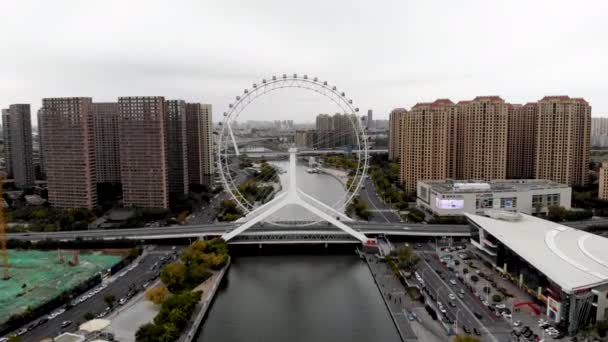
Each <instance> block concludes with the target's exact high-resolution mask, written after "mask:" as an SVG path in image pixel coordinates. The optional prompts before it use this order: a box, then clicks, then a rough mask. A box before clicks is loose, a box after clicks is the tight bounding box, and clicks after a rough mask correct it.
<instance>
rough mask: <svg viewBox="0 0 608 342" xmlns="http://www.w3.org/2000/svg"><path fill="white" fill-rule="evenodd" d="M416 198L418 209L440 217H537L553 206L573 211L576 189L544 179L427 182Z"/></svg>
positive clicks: (421, 185) (420, 182)
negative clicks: (498, 213) (501, 213)
mask: <svg viewBox="0 0 608 342" xmlns="http://www.w3.org/2000/svg"><path fill="white" fill-rule="evenodd" d="M416 194H417V196H416V197H417V198H416V204H417V206H418V207H419V208H420V209H423V210H425V211H427V212H429V213H431V214H433V215H437V216H461V215H464V214H465V213H467V214H476V215H480V214H483V212H484V211H485V210H487V209H500V210H506V211H517V212H522V213H525V214H530V215H536V214H544V213H547V211H548V207H549V206H551V205H557V206H561V207H564V208H566V209H570V200H571V197H572V188H570V187H569V186H567V185H565V184H559V183H556V182H553V181H550V180H543V179H508V180H492V181H486V182H484V181H476V180H465V181H455V180H424V181H419V182H418V184H417V191H416Z"/></svg>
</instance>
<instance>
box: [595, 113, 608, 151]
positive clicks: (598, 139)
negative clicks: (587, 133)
mask: <svg viewBox="0 0 608 342" xmlns="http://www.w3.org/2000/svg"><path fill="white" fill-rule="evenodd" d="M591 146H597V147H607V146H608V118H592V119H591Z"/></svg>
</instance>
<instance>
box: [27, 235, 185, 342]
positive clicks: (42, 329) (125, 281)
mask: <svg viewBox="0 0 608 342" xmlns="http://www.w3.org/2000/svg"><path fill="white" fill-rule="evenodd" d="M171 253H173V251H172V250H171V247H166V246H163V247H158V248H156V249H154V250H151V251H148V252H147V253H146V255H145V256H144V257H143V258H142V259H141V260H140V262H139V264H138V265H137V267H135V268H134V269H133V270H131V271H128V272H126V273H125V274H124V276H122V277H117V278H116V279H115V280H114V281H112V282H110V283H108V286H107V287H106V288H105V289H103V290H101V291H100V292H99V293H97V294H96V295H93V296H92V297H91V298H89V299H88V300H86V301H85V302H82V303H80V304H77V305H75V306H74V307H72V308H70V309H68V310H66V311H65V312H64V313H62V314H60V315H59V316H57V317H55V318H54V319H52V320H49V321H48V322H46V323H43V324H41V325H39V326H38V327H36V328H34V329H32V330H30V331H29V332H27V333H26V334H24V335H22V336H21V338H22V340H23V341H40V340H41V339H43V338H46V337H55V336H57V335H58V334H60V333H61V332H74V331H76V330H78V325H79V324H81V323H82V322H84V321H85V319H84V316H85V315H86V314H87V313H89V312H90V313H92V314H94V315H97V314H98V313H100V312H101V311H103V310H104V309H105V308H106V307H107V304H106V302H105V301H104V297H105V296H106V295H107V294H113V295H114V296H115V297H116V304H115V307H117V309H120V306H119V304H118V301H119V300H120V298H123V297H125V296H126V295H127V293H128V292H129V291H130V290H132V289H135V288H138V289H140V290H142V285H143V284H145V283H147V282H150V279H151V278H152V277H153V276H154V275H155V274H157V273H158V272H160V265H161V258H162V257H164V256H167V255H171ZM155 263H158V266H157V267H155V268H154V269H151V267H152V266H153V265H154V264H155ZM129 266H131V265H127V266H126V267H125V268H123V269H122V270H121V271H120V272H118V274H122V273H123V272H125V271H126V270H127V269H128V268H129ZM49 313H50V312H49ZM68 320H69V321H72V324H71V325H70V326H68V327H67V328H61V326H60V325H61V322H63V321H68ZM26 326H27V325H26ZM134 329H135V328H134Z"/></svg>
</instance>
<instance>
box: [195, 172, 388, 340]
mask: <svg viewBox="0 0 608 342" xmlns="http://www.w3.org/2000/svg"><path fill="white" fill-rule="evenodd" d="M272 164H273V165H275V166H278V167H279V168H281V169H283V170H287V167H288V162H286V161H285V162H272ZM306 169H307V165H305V164H301V163H298V167H297V177H298V185H299V187H300V188H301V189H303V190H304V191H306V192H307V193H308V194H310V195H312V196H314V197H315V198H318V199H320V200H321V201H323V202H324V203H326V204H329V205H331V206H334V207H339V206H341V205H342V204H343V201H344V194H345V189H344V186H343V185H342V184H341V183H340V182H339V181H338V180H337V179H335V178H333V177H331V176H328V175H324V174H309V173H307V172H306ZM280 179H281V184H282V185H283V191H284V190H285V189H286V187H287V184H288V176H287V173H282V174H280ZM273 219H274V220H294V219H295V220H301V219H312V216H311V215H309V214H308V213H307V212H306V211H305V210H303V209H301V208H298V207H287V208H284V209H282V210H281V211H279V212H278V213H277V214H275V216H273ZM225 281H226V283H225V286H224V287H223V288H222V289H221V290H220V291H218V294H217V297H216V299H215V302H214V304H213V306H212V308H211V310H210V311H209V313H208V317H207V320H206V321H205V322H204V324H203V325H202V326H201V330H200V331H199V337H198V341H222V342H233V341H234V342H243V341H245V342H254V341H255V342H258V341H259V342H287V341H289V342H298V341H302V342H309V341H328V342H329V341H331V342H335V341H350V342H372V341H374V342H376V341H382V342H398V341H400V339H399V335H398V334H397V330H396V329H395V326H394V325H393V322H392V320H391V318H390V315H389V313H388V311H387V309H386V306H385V305H384V302H383V301H382V297H381V296H380V293H379V291H378V288H377V287H376V285H375V284H374V280H373V278H372V276H371V274H370V271H369V269H368V268H367V265H366V264H365V263H364V262H363V261H361V260H360V259H359V258H358V257H356V256H355V255H354V253H353V254H352V255H280V256H255V257H251V256H245V257H243V256H237V257H234V258H233V264H232V266H231V267H230V270H229V271H228V273H227V278H226V279H225Z"/></svg>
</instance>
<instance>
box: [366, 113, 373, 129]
mask: <svg viewBox="0 0 608 342" xmlns="http://www.w3.org/2000/svg"><path fill="white" fill-rule="evenodd" d="M366 124H367V126H366V127H367V128H368V129H371V128H374V111H373V110H371V109H368V110H367V122H366Z"/></svg>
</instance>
